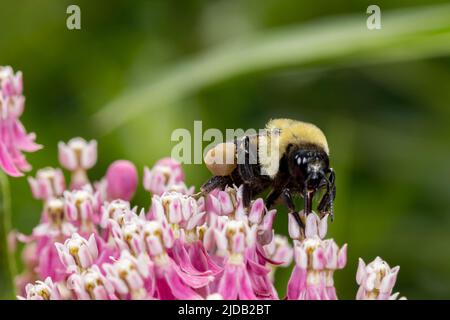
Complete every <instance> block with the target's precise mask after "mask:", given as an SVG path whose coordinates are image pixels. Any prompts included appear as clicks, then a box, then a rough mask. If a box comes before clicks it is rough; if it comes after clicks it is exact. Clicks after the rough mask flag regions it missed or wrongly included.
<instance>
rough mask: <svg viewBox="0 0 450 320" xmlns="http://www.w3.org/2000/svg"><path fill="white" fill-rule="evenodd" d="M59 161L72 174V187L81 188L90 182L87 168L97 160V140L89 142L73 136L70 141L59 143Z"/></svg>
mask: <svg viewBox="0 0 450 320" xmlns="http://www.w3.org/2000/svg"><path fill="white" fill-rule="evenodd" d="M58 156H59V163H60V164H61V166H63V168H65V169H67V170H69V171H70V172H71V174H72V182H71V188H72V189H79V188H81V187H83V186H84V185H86V184H88V183H89V179H88V177H87V173H86V172H87V170H89V169H91V168H92V167H93V166H94V165H95V163H96V162H97V141H95V140H91V141H89V142H87V141H86V140H84V139H83V138H73V139H71V140H70V141H69V142H68V143H64V142H59V143H58Z"/></svg>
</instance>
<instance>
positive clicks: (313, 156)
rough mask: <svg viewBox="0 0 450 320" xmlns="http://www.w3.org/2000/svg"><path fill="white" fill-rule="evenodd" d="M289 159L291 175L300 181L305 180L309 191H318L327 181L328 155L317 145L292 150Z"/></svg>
mask: <svg viewBox="0 0 450 320" xmlns="http://www.w3.org/2000/svg"><path fill="white" fill-rule="evenodd" d="M289 158H290V159H289V162H288V163H289V171H290V174H291V175H292V176H293V177H294V178H295V179H297V180H298V181H299V180H303V181H304V186H305V187H306V189H307V190H310V191H316V190H317V189H318V188H319V186H320V185H321V182H322V181H323V180H324V179H326V172H327V171H328V169H329V159H328V154H327V153H326V152H325V151H324V150H322V149H321V148H319V147H317V146H315V145H307V146H302V147H299V148H297V149H296V150H292V152H291V153H290V157H289Z"/></svg>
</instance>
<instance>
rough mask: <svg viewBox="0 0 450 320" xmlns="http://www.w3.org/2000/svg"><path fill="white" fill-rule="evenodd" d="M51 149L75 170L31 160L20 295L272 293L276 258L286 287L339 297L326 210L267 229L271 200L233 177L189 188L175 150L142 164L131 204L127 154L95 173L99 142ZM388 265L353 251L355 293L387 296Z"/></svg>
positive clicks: (392, 274)
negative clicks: (37, 203) (34, 217)
mask: <svg viewBox="0 0 450 320" xmlns="http://www.w3.org/2000/svg"><path fill="white" fill-rule="evenodd" d="M59 158H60V162H61V165H62V166H63V167H64V168H66V169H68V170H69V171H70V172H71V173H72V178H71V181H70V183H68V184H67V185H68V187H67V186H66V184H65V182H64V176H63V174H62V171H61V170H60V169H58V168H55V169H51V168H46V169H43V170H39V171H38V172H37V174H36V177H35V178H30V179H29V183H30V187H31V190H32V194H33V196H34V197H35V198H36V199H39V200H42V202H43V210H42V216H41V220H40V222H39V224H38V225H37V226H36V227H35V228H34V229H33V232H32V233H31V235H29V236H26V235H23V234H20V233H14V236H15V237H16V238H17V239H18V240H19V241H22V242H25V248H24V252H23V255H22V259H23V260H24V267H25V270H24V271H23V273H22V274H21V275H19V276H18V277H17V279H16V282H17V285H18V290H19V292H20V294H21V296H20V297H19V298H20V299H41V300H44V299H45V300H47V299H79V300H117V299H121V300H128V299H144V300H146V299H279V295H278V293H277V291H276V290H275V285H274V284H275V282H276V281H277V276H276V273H275V270H276V269H277V268H278V267H288V266H289V265H290V264H291V262H292V261H294V262H295V265H294V268H293V271H292V274H291V277H290V280H289V283H288V288H287V297H286V298H287V299H337V294H336V289H335V287H334V281H333V276H334V272H335V271H336V270H339V269H342V268H344V267H345V265H346V263H347V245H344V246H342V247H339V246H338V245H337V244H336V242H335V241H334V240H333V239H327V238H326V234H327V228H328V216H323V217H319V216H318V215H316V214H315V213H310V214H308V215H306V214H304V213H303V212H301V213H300V216H301V219H302V221H303V222H304V224H305V226H306V227H305V229H304V230H303V229H301V228H300V227H299V226H298V224H297V222H296V221H295V219H294V218H293V217H292V216H290V217H289V235H290V238H291V239H292V242H293V245H292V244H291V242H290V240H289V239H288V237H283V236H281V235H278V234H276V233H275V231H274V228H273V223H274V221H275V219H276V216H277V211H276V210H268V209H267V208H266V207H265V204H264V201H263V199H255V200H254V201H252V202H251V204H250V206H249V208H245V207H244V206H243V200H242V188H239V187H236V186H228V187H227V188H225V190H214V191H212V192H211V193H209V194H207V195H205V194H194V188H193V187H191V188H188V187H187V186H186V184H185V181H184V173H183V171H182V168H181V164H180V163H178V162H177V161H175V160H173V159H170V158H165V159H162V160H160V161H158V162H157V163H156V165H155V166H154V167H153V168H152V169H148V168H145V170H144V179H143V180H144V181H143V184H144V188H145V189H146V190H147V191H149V192H150V193H151V197H150V198H151V203H150V206H149V208H140V207H138V206H133V205H132V204H131V203H130V201H131V198H132V197H133V194H134V193H135V191H136V187H137V179H138V178H137V170H136V168H135V167H134V165H133V164H132V163H131V162H128V161H124V160H119V161H116V162H114V163H113V164H112V165H111V166H109V168H108V170H107V172H106V173H105V176H104V177H103V178H102V179H100V181H99V182H95V181H94V182H92V181H90V180H89V176H88V174H87V172H88V170H89V169H90V168H91V167H92V166H93V165H94V164H95V162H96V158H97V145H96V142H93V141H91V142H89V143H88V142H86V141H85V140H83V139H72V140H70V141H69V143H67V144H64V143H60V144H59ZM397 273H398V268H397V269H396V268H393V269H390V268H389V267H388V266H387V264H386V265H384V264H383V263H381V262H380V261H379V260H376V262H373V263H371V264H369V265H367V266H366V265H365V264H364V263H363V262H362V260H361V261H360V266H359V268H358V275H357V282H358V284H359V285H360V286H361V287H360V290H359V291H358V295H357V298H358V299H363V298H376V299H382V298H383V299H384V298H391V299H393V298H396V297H397V296H396V295H392V294H391V290H392V287H393V283H394V282H395V278H396V276H397ZM39 279H45V280H44V281H40V280H39ZM27 282H28V284H27Z"/></svg>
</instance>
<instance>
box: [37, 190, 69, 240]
mask: <svg viewBox="0 0 450 320" xmlns="http://www.w3.org/2000/svg"><path fill="white" fill-rule="evenodd" d="M76 231H77V229H76V228H75V226H74V225H72V224H71V223H70V222H68V221H67V220H66V218H65V215H64V202H63V201H62V200H61V199H51V200H49V201H47V202H46V204H45V207H44V213H43V221H42V222H41V223H40V224H39V225H37V226H36V227H35V228H34V229H33V234H32V237H33V238H34V239H39V238H40V237H51V238H53V239H57V238H58V237H60V236H62V237H66V236H70V235H71V234H72V233H74V232H76Z"/></svg>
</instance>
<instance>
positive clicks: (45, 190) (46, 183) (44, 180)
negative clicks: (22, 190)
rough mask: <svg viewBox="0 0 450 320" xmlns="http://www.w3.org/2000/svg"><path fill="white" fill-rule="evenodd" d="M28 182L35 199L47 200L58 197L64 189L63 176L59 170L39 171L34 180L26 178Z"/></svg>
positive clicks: (46, 169)
mask: <svg viewBox="0 0 450 320" xmlns="http://www.w3.org/2000/svg"><path fill="white" fill-rule="evenodd" d="M28 182H29V184H30V187H31V192H32V193H33V197H34V198H35V199H41V200H49V199H51V198H56V197H60V196H62V194H63V192H64V190H65V189H66V186H65V181H64V175H63V173H62V171H61V170H60V169H53V168H44V169H40V170H38V171H37V174H36V178H32V177H28Z"/></svg>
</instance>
